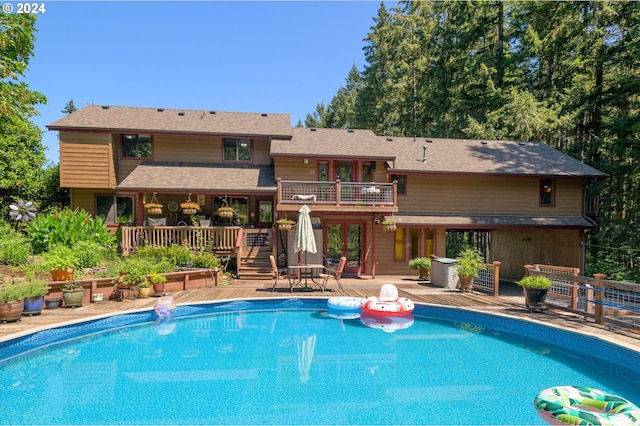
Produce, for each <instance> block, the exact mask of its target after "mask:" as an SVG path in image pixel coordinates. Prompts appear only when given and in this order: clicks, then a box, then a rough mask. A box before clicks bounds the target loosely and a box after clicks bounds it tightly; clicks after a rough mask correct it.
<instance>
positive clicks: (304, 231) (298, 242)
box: [293, 204, 318, 263]
mask: <svg viewBox="0 0 640 426" xmlns="http://www.w3.org/2000/svg"><path fill="white" fill-rule="evenodd" d="M309 213H311V209H310V208H309V207H308V206H307V205H306V204H305V205H303V206H302V207H301V208H300V210H298V226H296V235H295V240H294V243H293V252H294V253H298V252H300V251H303V252H305V254H306V253H317V252H318V248H317V247H316V238H315V237H314V235H313V226H311V216H309ZM305 263H306V258H305Z"/></svg>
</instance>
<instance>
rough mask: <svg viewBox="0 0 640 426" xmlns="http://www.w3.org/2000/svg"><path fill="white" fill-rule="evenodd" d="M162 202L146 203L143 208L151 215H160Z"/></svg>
mask: <svg viewBox="0 0 640 426" xmlns="http://www.w3.org/2000/svg"><path fill="white" fill-rule="evenodd" d="M162 207H163V206H162V204H160V203H153V202H151V203H146V204H145V205H144V208H145V209H146V210H147V214H149V215H151V216H160V215H162Z"/></svg>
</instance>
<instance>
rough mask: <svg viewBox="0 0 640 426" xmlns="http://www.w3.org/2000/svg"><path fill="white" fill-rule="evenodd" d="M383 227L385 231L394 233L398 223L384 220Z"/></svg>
mask: <svg viewBox="0 0 640 426" xmlns="http://www.w3.org/2000/svg"><path fill="white" fill-rule="evenodd" d="M382 226H383V228H384V230H385V231H388V232H392V231H395V230H396V223H395V222H394V221H392V220H384V221H383V222H382Z"/></svg>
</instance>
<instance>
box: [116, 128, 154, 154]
mask: <svg viewBox="0 0 640 426" xmlns="http://www.w3.org/2000/svg"><path fill="white" fill-rule="evenodd" d="M125 136H135V137H136V143H137V141H138V138H139V137H140V136H149V146H150V148H151V149H150V151H151V155H150V156H149V157H129V156H125V155H124V137H125ZM153 139H154V137H153V135H152V134H145V133H120V159H121V160H138V161H140V160H153V154H154V140H153Z"/></svg>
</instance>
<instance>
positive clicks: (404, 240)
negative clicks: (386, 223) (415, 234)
mask: <svg viewBox="0 0 640 426" xmlns="http://www.w3.org/2000/svg"><path fill="white" fill-rule="evenodd" d="M398 233H402V253H401V254H402V257H401V258H398V244H397V240H398ZM393 261H394V262H401V263H404V262H406V261H407V232H406V230H405V228H401V227H399V226H398V227H396V230H395V231H393Z"/></svg>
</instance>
